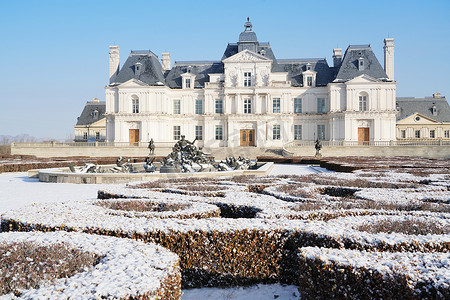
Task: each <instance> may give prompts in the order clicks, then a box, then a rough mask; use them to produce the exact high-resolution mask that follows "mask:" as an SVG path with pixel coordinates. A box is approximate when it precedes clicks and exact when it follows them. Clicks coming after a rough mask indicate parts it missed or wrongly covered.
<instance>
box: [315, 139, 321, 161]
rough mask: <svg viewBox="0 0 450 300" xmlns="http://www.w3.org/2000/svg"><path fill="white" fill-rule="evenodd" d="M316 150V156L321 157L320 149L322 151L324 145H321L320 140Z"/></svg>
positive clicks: (317, 142) (317, 140)
mask: <svg viewBox="0 0 450 300" xmlns="http://www.w3.org/2000/svg"><path fill="white" fill-rule="evenodd" d="M314 148H315V149H316V156H318V157H320V156H322V154H320V149H322V144H321V143H320V140H319V139H316V142H315V143H314Z"/></svg>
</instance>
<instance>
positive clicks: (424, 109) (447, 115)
mask: <svg viewBox="0 0 450 300" xmlns="http://www.w3.org/2000/svg"><path fill="white" fill-rule="evenodd" d="M396 100H397V107H398V113H397V121H398V120H401V119H404V118H406V117H408V116H410V115H413V114H415V113H419V114H421V115H423V116H425V117H428V118H430V119H433V120H436V121H438V122H450V106H449V104H448V102H447V100H446V99H445V97H442V98H397V99H396ZM433 105H436V115H433Z"/></svg>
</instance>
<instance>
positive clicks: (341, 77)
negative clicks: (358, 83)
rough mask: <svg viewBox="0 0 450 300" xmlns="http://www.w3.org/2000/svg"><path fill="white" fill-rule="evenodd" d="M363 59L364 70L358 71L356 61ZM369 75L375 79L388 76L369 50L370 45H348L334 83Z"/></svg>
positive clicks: (370, 49)
mask: <svg viewBox="0 0 450 300" xmlns="http://www.w3.org/2000/svg"><path fill="white" fill-rule="evenodd" d="M360 57H362V58H363V59H364V65H365V66H364V70H362V71H360V70H358V59H359V58H360ZM363 74H365V75H369V76H370V77H373V78H376V79H387V78H388V76H387V75H386V72H385V71H384V69H383V67H381V65H380V62H379V61H378V59H377V58H376V56H375V54H374V53H373V51H372V48H370V45H350V46H348V48H347V50H346V51H345V54H344V58H343V59H342V63H341V66H340V67H339V72H338V73H337V76H336V81H338V82H339V81H348V80H351V79H353V78H355V77H358V76H360V75H363Z"/></svg>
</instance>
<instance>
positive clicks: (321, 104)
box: [317, 98, 325, 114]
mask: <svg viewBox="0 0 450 300" xmlns="http://www.w3.org/2000/svg"><path fill="white" fill-rule="evenodd" d="M317 113H319V114H323V113H325V98H317Z"/></svg>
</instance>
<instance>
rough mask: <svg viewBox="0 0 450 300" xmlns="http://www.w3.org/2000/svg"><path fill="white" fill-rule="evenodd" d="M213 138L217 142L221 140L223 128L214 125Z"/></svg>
mask: <svg viewBox="0 0 450 300" xmlns="http://www.w3.org/2000/svg"><path fill="white" fill-rule="evenodd" d="M215 137H216V140H217V141H219V140H220V141H221V140H223V126H222V125H216V130H215Z"/></svg>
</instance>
